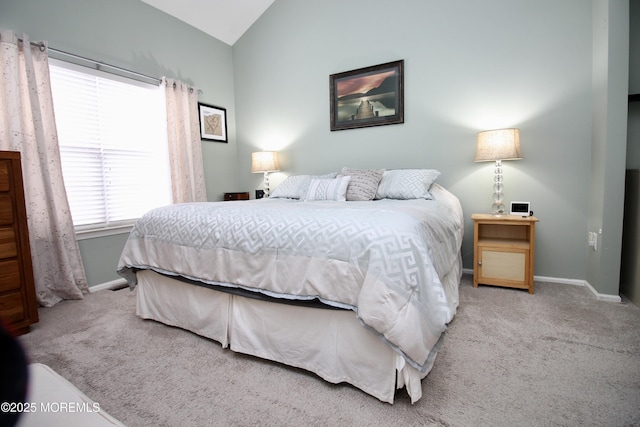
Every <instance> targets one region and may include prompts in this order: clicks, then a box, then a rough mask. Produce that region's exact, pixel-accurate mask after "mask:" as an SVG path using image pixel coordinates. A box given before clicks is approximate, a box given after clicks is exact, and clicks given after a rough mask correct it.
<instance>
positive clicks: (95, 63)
mask: <svg viewBox="0 0 640 427" xmlns="http://www.w3.org/2000/svg"><path fill="white" fill-rule="evenodd" d="M18 41H19V42H23V40H22V38H20V37H18ZM29 43H30V44H31V45H33V46H38V47H39V48H40V49H41V50H45V49H47V50H48V51H51V52H53V53H55V54H58V55H62V56H67V57H70V58H74V59H79V60H81V61H85V62H88V63H90V64H93V66H94V67H95V68H96V70H100V68H101V67H106V68H111V69H112V70H116V71H119V72H121V73H126V74H130V75H132V76H136V77H138V78H144V79H147V80H151V81H153V82H155V83H156V84H160V83H161V82H162V79H161V78H158V77H152V76H147V75H146V74H142V73H138V72H136V71H131V70H127V69H126V68H122V67H118V66H115V65H110V64H107V63H105V62H100V61H96V60H94V59H91V58H87V57H84V56H80V55H76V54H75V53H69V52H65V51H64V50H60V49H55V48H52V47H49V46H47V45H46V43H44V42H42V41H31V40H29ZM198 94H199V95H201V94H202V90H201V89H198Z"/></svg>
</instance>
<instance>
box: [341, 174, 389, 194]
mask: <svg viewBox="0 0 640 427" xmlns="http://www.w3.org/2000/svg"><path fill="white" fill-rule="evenodd" d="M383 172H384V169H352V168H347V167H345V168H342V172H341V173H342V175H344V176H350V177H351V181H350V182H349V188H348V189H347V200H373V198H374V197H375V195H376V190H377V189H378V183H379V182H380V179H381V178H382V173H383Z"/></svg>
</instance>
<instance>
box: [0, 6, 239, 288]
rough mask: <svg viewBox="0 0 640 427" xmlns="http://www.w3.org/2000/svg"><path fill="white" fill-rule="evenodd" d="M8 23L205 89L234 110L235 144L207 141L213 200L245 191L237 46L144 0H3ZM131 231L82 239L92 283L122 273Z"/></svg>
mask: <svg viewBox="0 0 640 427" xmlns="http://www.w3.org/2000/svg"><path fill="white" fill-rule="evenodd" d="M0 27H1V28H6V29H11V30H14V31H16V32H17V33H26V34H28V35H29V38H30V39H31V40H47V41H48V42H49V46H51V47H52V48H56V49H59V50H63V51H67V52H71V53H74V54H77V55H81V56H85V57H88V58H91V59H94V60H97V61H102V62H105V63H108V64H112V65H116V66H119V67H123V68H125V69H129V70H133V71H136V72H139V73H142V74H146V75H149V76H154V77H161V76H166V77H170V78H176V79H179V80H181V81H184V82H187V83H190V84H192V85H194V86H196V87H198V88H199V89H201V90H202V91H203V94H202V95H200V97H199V99H200V101H202V102H205V103H209V104H213V105H218V106H221V107H225V108H227V114H228V135H229V143H228V144H223V143H215V142H204V143H203V144H202V149H203V155H204V168H205V179H206V186H207V196H208V199H209V200H222V193H224V192H225V191H234V190H236V189H237V173H236V169H237V166H236V145H235V133H236V130H235V105H234V93H233V63H232V50H231V47H230V46H228V45H227V44H225V43H223V42H221V41H219V40H216V39H214V38H213V37H210V36H208V35H206V34H205V33H203V32H201V31H199V30H197V29H195V28H193V27H191V26H188V25H186V24H184V23H183V22H181V21H178V20H177V19H175V18H172V17H170V16H169V15H167V14H165V13H163V12H160V11H159V10H157V9H155V8H152V7H151V6H148V5H147V4H146V3H143V2H141V1H137V0H109V1H103V0H55V1H52V0H20V1H17V0H0ZM125 240H126V234H124V235H118V236H110V237H99V238H93V239H88V240H82V241H80V251H81V254H82V260H83V263H84V266H85V271H86V273H87V279H88V281H89V285H90V286H94V285H98V284H102V283H105V282H110V281H112V280H116V279H119V276H118V275H117V274H116V272H115V269H116V264H117V262H118V258H119V256H120V252H121V251H122V246H123V245H124V242H125Z"/></svg>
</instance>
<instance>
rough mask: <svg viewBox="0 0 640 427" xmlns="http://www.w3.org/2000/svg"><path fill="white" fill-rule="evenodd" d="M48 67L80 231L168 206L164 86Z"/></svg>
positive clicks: (71, 66)
mask: <svg viewBox="0 0 640 427" xmlns="http://www.w3.org/2000/svg"><path fill="white" fill-rule="evenodd" d="M49 69H50V74H51V87H52V92H53V103H54V108H55V116H56V127H57V130H58V140H59V144H60V156H61V158H62V171H63V176H64V182H65V188H66V190H67V197H68V199H69V205H70V208H71V214H72V216H73V223H74V226H75V228H76V232H82V231H87V230H103V229H112V228H118V227H122V226H128V225H131V224H132V223H133V222H134V221H135V220H136V219H137V218H139V217H140V216H142V215H143V214H144V213H145V212H146V211H148V210H150V209H153V208H155V207H158V206H163V205H167V204H171V180H170V172H169V160H168V157H169V156H168V146H167V127H166V110H165V100H164V96H165V95H164V90H163V89H162V88H161V87H158V86H154V85H149V84H145V83H141V82H138V81H135V80H130V79H126V78H124V77H120V76H116V75H113V74H108V73H104V72H100V71H97V70H93V69H90V68H86V67H81V66H77V65H74V64H69V63H66V62H62V61H57V60H53V59H50V66H49Z"/></svg>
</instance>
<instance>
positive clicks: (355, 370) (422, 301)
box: [118, 168, 463, 403]
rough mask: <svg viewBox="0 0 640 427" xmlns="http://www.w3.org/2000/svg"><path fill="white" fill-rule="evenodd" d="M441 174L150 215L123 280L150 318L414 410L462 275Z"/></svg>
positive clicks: (374, 174) (136, 234) (360, 180)
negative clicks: (400, 400)
mask: <svg viewBox="0 0 640 427" xmlns="http://www.w3.org/2000/svg"><path fill="white" fill-rule="evenodd" d="M439 174H440V173H439V172H438V171H434V170H397V171H384V170H360V169H355V170H353V169H347V168H345V169H343V170H342V171H341V174H330V175H325V176H307V175H302V176H295V177H289V178H287V179H286V180H285V181H284V182H283V183H282V184H281V185H280V186H279V187H277V188H276V189H275V190H274V191H273V193H272V196H271V197H270V198H268V199H260V200H248V201H233V202H207V203H185V204H179V205H172V206H166V207H162V208H158V209H154V210H152V211H151V212H149V213H147V214H146V215H144V216H143V217H142V218H141V219H140V220H139V221H138V222H137V223H136V225H135V226H134V228H133V230H132V231H131V234H130V236H129V238H128V240H127V243H126V245H125V247H124V249H123V252H122V255H121V257H120V261H119V264H118V272H119V274H121V275H122V276H123V277H125V278H126V279H127V281H128V283H129V286H130V287H131V288H132V289H134V288H135V289H136V292H137V297H136V298H137V306H136V314H137V315H138V316H140V317H141V318H143V319H153V320H156V321H159V322H162V323H165V324H167V325H171V326H177V327H180V328H183V329H186V330H189V331H192V332H194V333H197V334H199V335H202V336H205V337H208V338H211V339H213V340H215V341H218V342H220V343H221V344H222V346H223V347H225V348H227V347H228V348H230V349H231V350H233V351H236V352H240V353H245V354H249V355H253V356H257V357H260V358H264V359H268V360H273V361H276V362H280V363H283V364H286V365H290V366H294V367H298V368H302V369H306V370H308V371H311V372H314V373H315V374H317V375H318V376H320V377H321V378H323V379H325V380H326V381H329V382H331V383H340V382H347V383H349V384H352V385H354V386H355V387H357V388H359V389H361V390H363V391H364V392H366V393H368V394H370V395H372V396H374V397H376V398H378V399H380V400H381V401H384V402H389V403H393V400H394V396H395V392H396V390H397V389H400V388H403V387H404V388H406V390H407V393H408V394H409V396H410V397H411V401H412V403H413V402H415V401H417V400H418V399H420V397H421V396H422V385H421V380H422V379H423V378H425V376H426V375H427V374H428V373H429V371H430V370H431V368H432V367H433V364H434V361H435V357H436V355H437V353H438V349H439V346H440V345H441V343H442V340H443V337H444V334H445V331H446V328H447V324H448V323H449V322H450V321H451V320H452V319H453V317H454V315H455V312H456V308H457V306H458V286H459V283H460V278H461V274H462V261H461V256H460V247H461V242H462V233H463V216H462V209H461V207H460V203H459V201H458V199H457V198H456V197H455V196H454V195H453V194H452V193H450V192H449V191H448V190H446V189H445V188H444V187H442V186H440V185H439V184H437V183H435V180H436V178H437V177H438V175H439Z"/></svg>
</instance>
